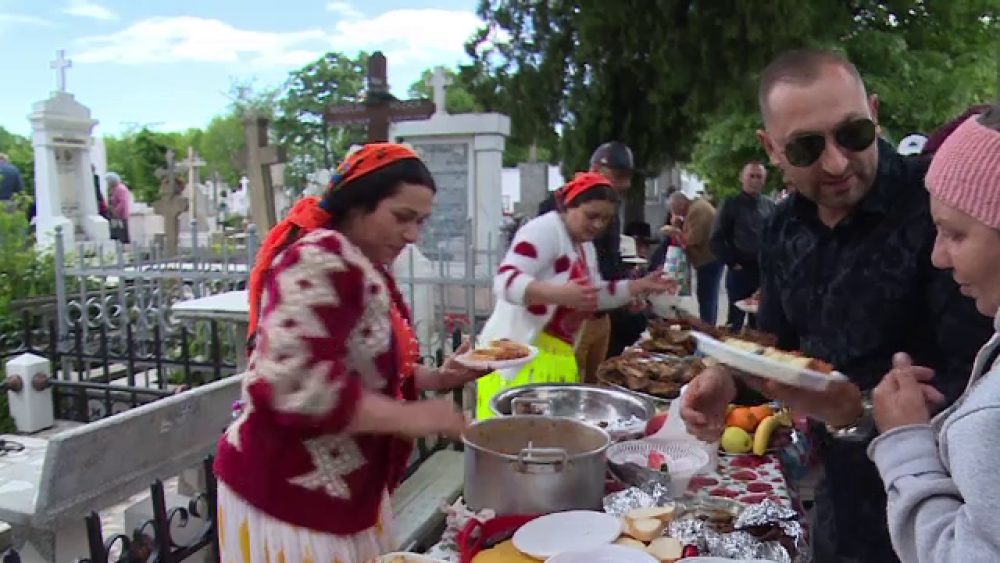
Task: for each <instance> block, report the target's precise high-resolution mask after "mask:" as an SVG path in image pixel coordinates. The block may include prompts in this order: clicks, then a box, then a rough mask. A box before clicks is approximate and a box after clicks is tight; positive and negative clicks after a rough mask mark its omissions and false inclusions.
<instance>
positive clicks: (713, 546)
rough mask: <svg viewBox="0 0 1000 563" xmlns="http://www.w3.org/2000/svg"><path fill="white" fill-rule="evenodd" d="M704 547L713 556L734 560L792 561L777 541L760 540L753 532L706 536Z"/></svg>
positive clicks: (778, 562)
mask: <svg viewBox="0 0 1000 563" xmlns="http://www.w3.org/2000/svg"><path fill="white" fill-rule="evenodd" d="M705 544H706V546H705V547H706V549H704V550H703V551H704V552H705V553H708V554H709V555H711V556H713V557H725V558H728V559H735V560H756V559H763V560H765V561H774V562H775V563H792V558H791V556H790V555H789V554H788V552H787V551H785V548H783V547H781V544H779V543H778V542H762V541H760V540H759V539H757V538H756V537H754V535H753V534H750V533H747V532H740V531H736V532H732V533H729V534H717V535H715V536H714V537H713V536H708V537H707V538H706V542H705Z"/></svg>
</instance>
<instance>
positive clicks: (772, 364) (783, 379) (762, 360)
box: [691, 332, 847, 391]
mask: <svg viewBox="0 0 1000 563" xmlns="http://www.w3.org/2000/svg"><path fill="white" fill-rule="evenodd" d="M691 335H692V336H693V337H694V339H695V340H696V341H697V342H698V349H699V350H700V351H701V352H703V353H704V354H705V355H706V356H710V357H712V358H715V359H716V360H718V361H719V362H720V363H723V364H726V365H728V366H730V367H732V368H736V369H738V370H740V371H744V372H746V373H749V374H751V375H756V376H758V377H762V378H765V379H771V380H774V381H777V382H779V383H784V384H786V385H791V386H793V387H801V388H803V389H811V390H813V391H822V390H824V389H826V388H827V386H828V385H830V382H831V381H847V378H846V377H844V375H843V374H842V373H839V372H837V371H835V370H834V369H833V366H831V365H830V364H828V363H826V362H824V361H822V360H818V359H816V358H810V357H808V356H805V355H803V354H799V353H797V352H785V351H783V350H779V349H777V348H775V347H774V346H773V345H770V344H767V343H762V342H760V341H758V340H751V339H747V338H741V337H733V336H724V335H719V336H720V339H716V338H714V337H712V336H709V335H708V334H705V333H701V332H692V333H691Z"/></svg>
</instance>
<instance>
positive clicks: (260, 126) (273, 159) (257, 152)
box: [236, 117, 285, 233]
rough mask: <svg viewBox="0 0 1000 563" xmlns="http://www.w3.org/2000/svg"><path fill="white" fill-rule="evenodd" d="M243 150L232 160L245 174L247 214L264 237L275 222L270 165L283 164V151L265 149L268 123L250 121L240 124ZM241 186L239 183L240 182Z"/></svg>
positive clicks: (276, 220) (273, 147)
mask: <svg viewBox="0 0 1000 563" xmlns="http://www.w3.org/2000/svg"><path fill="white" fill-rule="evenodd" d="M243 127H244V130H245V133H246V142H247V148H246V149H244V150H243V151H241V152H240V153H239V154H238V155H237V158H236V160H237V161H238V163H239V164H240V166H239V168H242V169H243V170H245V171H246V174H247V176H246V177H247V178H248V181H249V192H250V193H249V197H250V213H251V214H252V215H253V222H254V223H255V224H256V225H257V229H258V232H261V233H266V232H267V231H269V230H270V229H271V227H273V226H274V225H275V224H276V223H277V222H278V215H277V212H276V211H275V208H274V186H273V183H272V179H271V165H273V164H278V163H281V162H284V161H285V148H284V147H277V146H271V145H269V144H268V143H269V141H268V137H267V127H268V120H267V118H264V117H254V118H249V119H245V120H243ZM241 184H242V181H241Z"/></svg>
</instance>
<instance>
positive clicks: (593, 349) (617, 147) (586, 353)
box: [538, 141, 635, 383]
mask: <svg viewBox="0 0 1000 563" xmlns="http://www.w3.org/2000/svg"><path fill="white" fill-rule="evenodd" d="M634 168H635V161H634V159H633V158H632V149H630V148H629V147H628V146H627V145H626V144H625V143H620V142H618V141H610V142H607V143H604V144H603V145H601V146H599V147H597V149H596V150H595V151H594V152H593V154H591V156H590V171H591V172H597V173H598V174H600V175H602V176H604V177H605V178H607V179H608V180H610V181H611V185H612V187H614V188H615V189H616V190H617V191H618V193H619V194H621V195H622V197H624V194H625V192H626V191H628V189H629V187H630V186H631V185H632V170H633V169H634ZM555 208H556V203H555V197H554V196H553V195H550V196H549V197H548V198H547V199H545V200H543V201H542V203H540V204H539V205H538V214H539V215H543V214H545V213H548V212H549V211H552V210H553V209H555ZM620 244H621V219H620V218H619V216H618V214H617V213H616V214H615V215H614V216H613V217H612V218H611V222H610V223H608V226H607V228H606V229H605V231H604V233H603V234H602V235H600V236H598V237H597V238H596V239H594V247H595V248H596V250H597V266H598V269H599V270H600V271H601V277H602V278H604V279H606V280H616V279H621V277H622V273H623V270H622V259H621V251H620V249H619V245H620ZM619 324H621V323H619ZM620 328H621V329H622V330H627V327H625V326H621V327H620ZM612 330H614V327H613V326H612V322H611V317H610V316H609V314H608V312H607V311H599V312H597V313H595V314H594V317H593V318H591V319H590V320H588V321H587V323H586V324H584V326H583V333H582V334H581V335H580V340H579V342H578V343H577V346H576V362H577V365H579V366H580V370H581V371H582V372H583V376H584V382H586V383H596V381H597V367H598V366H599V365H600V363H601V362H603V361H604V359H605V357H606V356H607V353H608V346H610V343H611V332H612Z"/></svg>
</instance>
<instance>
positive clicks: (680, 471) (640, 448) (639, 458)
mask: <svg viewBox="0 0 1000 563" xmlns="http://www.w3.org/2000/svg"><path fill="white" fill-rule="evenodd" d="M654 451H656V452H659V453H661V454H663V457H665V458H666V459H667V470H668V471H669V472H670V495H671V496H673V497H674V498H680V497H682V496H684V493H685V492H687V488H688V485H689V484H690V483H691V478H692V477H694V476H695V475H697V474H698V472H700V471H701V470H702V469H703V468H704V467H705V466H706V465H708V463H709V461H710V458H709V455H708V452H706V451H705V450H704V449H703V448H701V447H700V446H699V445H698V444H697V443H692V442H675V441H669V440H667V441H664V440H631V441H627V442H619V443H617V444H612V445H611V447H610V448H608V461H610V462H611V463H615V464H619V465H620V464H624V463H635V464H636V465H640V466H642V467H647V466H648V465H649V454H650V453H651V452H654Z"/></svg>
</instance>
